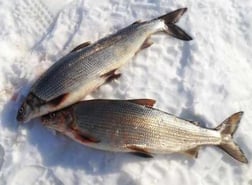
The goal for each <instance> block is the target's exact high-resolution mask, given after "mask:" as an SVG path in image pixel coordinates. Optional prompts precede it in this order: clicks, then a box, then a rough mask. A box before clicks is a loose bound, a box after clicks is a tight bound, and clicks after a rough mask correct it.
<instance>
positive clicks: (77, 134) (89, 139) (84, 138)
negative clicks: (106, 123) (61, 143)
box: [72, 130, 100, 143]
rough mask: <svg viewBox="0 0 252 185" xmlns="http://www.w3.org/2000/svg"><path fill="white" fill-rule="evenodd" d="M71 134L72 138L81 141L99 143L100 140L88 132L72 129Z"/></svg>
mask: <svg viewBox="0 0 252 185" xmlns="http://www.w3.org/2000/svg"><path fill="white" fill-rule="evenodd" d="M72 134H73V136H74V138H75V139H76V140H77V141H79V142H81V143H99V142H100V140H99V139H97V138H95V137H92V136H90V135H88V134H83V133H80V132H78V131H77V130H72Z"/></svg>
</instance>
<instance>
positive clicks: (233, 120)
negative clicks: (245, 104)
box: [216, 112, 248, 163]
mask: <svg viewBox="0 0 252 185" xmlns="http://www.w3.org/2000/svg"><path fill="white" fill-rule="evenodd" d="M242 115H243V112H237V113H235V114H233V115H231V116H230V117H228V118H227V119H226V120H224V121H223V122H222V123H221V124H220V125H219V126H218V127H216V130H218V131H220V133H221V137H222V141H221V144H220V145H219V147H220V148H221V149H222V150H224V151H225V152H227V153H228V154H229V155H230V156H232V157H233V158H234V159H236V160H238V161H240V162H242V163H248V160H247V158H246V156H245V155H244V153H243V151H242V150H241V149H240V147H239V146H238V145H237V144H236V143H235V142H234V140H233V134H234V133H235V131H236V130H237V128H238V125H239V123H240V120H241V118H242Z"/></svg>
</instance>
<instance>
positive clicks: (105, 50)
mask: <svg viewBox="0 0 252 185" xmlns="http://www.w3.org/2000/svg"><path fill="white" fill-rule="evenodd" d="M185 11H186V8H183V9H178V10H176V11H174V12H171V13H169V14H166V15H164V16H161V17H159V18H156V19H153V20H151V21H146V22H140V21H139V22H135V23H133V24H132V25H130V26H128V27H126V28H124V29H122V30H120V31H118V32H117V33H115V34H113V35H110V36H107V37H105V38H103V39H101V40H99V41H97V42H96V43H94V44H90V43H88V42H87V43H83V44H82V45H80V46H78V47H76V48H75V49H74V50H73V51H72V52H71V53H69V54H68V55H66V56H64V57H63V58H61V59H60V60H59V61H58V62H57V63H55V64H54V65H53V66H51V67H50V68H49V69H48V70H47V71H46V72H45V73H44V74H43V75H42V76H41V77H40V78H39V79H38V80H37V81H36V82H35V83H34V84H33V86H32V87H31V90H30V92H29V94H28V96H27V98H26V99H25V101H24V102H23V104H22V105H21V107H20V109H19V111H18V115H17V120H18V121H22V122H27V121H29V120H30V119H32V118H35V117H38V116H41V115H44V114H47V113H49V112H53V111H56V110H59V109H61V108H64V107H66V106H68V105H71V104H73V103H76V102H78V101H80V100H81V99H83V98H84V97H85V96H86V95H87V94H88V93H90V92H91V91H93V90H94V89H96V88H97V87H99V86H100V85H102V84H104V83H105V82H107V81H110V80H111V79H115V78H118V77H119V76H120V74H118V73H116V70H117V69H118V68H120V67H121V66H122V65H123V64H125V63H126V62H127V61H128V60H129V59H131V58H132V57H133V56H134V55H135V54H136V53H137V52H138V51H139V50H141V49H144V48H146V47H149V46H150V45H151V44H152V41H151V40H150V36H151V35H152V34H154V33H157V32H165V33H167V34H169V35H171V36H173V37H176V38H178V39H181V40H191V37H190V36H188V35H187V34H186V33H185V32H184V31H183V30H182V29H181V28H179V27H178V26H176V25H175V24H174V23H176V22H177V21H178V20H179V19H180V17H181V16H182V15H183V14H184V12H185Z"/></svg>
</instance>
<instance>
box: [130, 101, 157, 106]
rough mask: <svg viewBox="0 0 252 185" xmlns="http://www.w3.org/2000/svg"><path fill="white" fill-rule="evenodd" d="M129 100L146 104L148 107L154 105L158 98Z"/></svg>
mask: <svg viewBox="0 0 252 185" xmlns="http://www.w3.org/2000/svg"><path fill="white" fill-rule="evenodd" d="M127 101H129V102H131V103H135V104H138V105H144V106H146V107H153V105H154V104H155V103H156V100H153V99H133V100H127Z"/></svg>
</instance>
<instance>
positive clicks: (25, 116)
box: [17, 101, 33, 122]
mask: <svg viewBox="0 0 252 185" xmlns="http://www.w3.org/2000/svg"><path fill="white" fill-rule="evenodd" d="M32 112H33V111H32V107H31V106H30V105H29V104H28V103H27V102H26V101H25V102H24V103H23V104H22V105H21V107H20V108H19V110H18V113H17V120H18V121H20V122H27V121H29V120H30V119H31V114H32Z"/></svg>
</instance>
